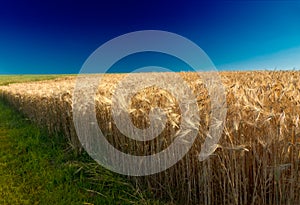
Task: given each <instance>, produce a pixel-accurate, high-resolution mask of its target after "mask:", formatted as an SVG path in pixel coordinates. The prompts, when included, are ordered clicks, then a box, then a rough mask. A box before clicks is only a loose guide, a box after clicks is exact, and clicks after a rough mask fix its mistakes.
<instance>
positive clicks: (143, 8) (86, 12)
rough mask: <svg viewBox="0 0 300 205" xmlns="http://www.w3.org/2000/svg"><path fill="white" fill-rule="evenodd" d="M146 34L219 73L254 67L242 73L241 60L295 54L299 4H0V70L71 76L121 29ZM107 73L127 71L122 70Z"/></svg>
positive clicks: (8, 0)
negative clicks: (197, 55)
mask: <svg viewBox="0 0 300 205" xmlns="http://www.w3.org/2000/svg"><path fill="white" fill-rule="evenodd" d="M148 29H155V30H165V31H170V32H174V33H177V34H179V35H182V36H184V37H187V38H189V39H190V40H192V41H194V42H195V43H197V44H198V45H199V46H200V47H201V48H202V49H203V50H204V51H205V52H206V53H207V54H208V56H209V57H210V58H211V60H212V61H213V62H214V63H215V65H216V67H217V68H218V69H223V68H225V67H226V65H237V64H239V65H240V66H241V67H240V68H239V69H254V67H253V68H249V67H248V68H247V67H245V68H243V67H242V66H243V65H246V64H243V62H248V65H254V66H255V65H257V66H258V65H259V64H255V59H257V58H258V59H260V61H263V60H264V59H267V58H269V59H270V56H272V55H273V54H276V53H280V57H277V60H278V59H281V58H285V56H286V55H287V52H285V51H289V49H294V50H293V51H296V52H297V54H298V51H300V49H297V48H300V3H298V2H297V1H263V2H260V1H254V2H252V1H240V2H238V3H236V2H235V1H226V2H216V1H214V2H213V3H208V2H204V3H203V2H202V3H200V2H198V1H155V0H154V1H141V0H139V1H137V0H129V1H109V0H107V1H91V0H90V1H54V0H53V1H32V0H29V1H21V0H20V1H16V0H2V1H1V2H0V73H2V74H15V73H78V72H79V70H80V68H81V66H82V64H83V63H84V61H85V60H86V59H87V58H88V56H89V55H90V54H91V53H92V52H93V51H94V50H95V49H97V48H98V47H99V46H100V45H101V44H103V43H105V42H106V41H108V40H110V39H112V38H114V37H117V36H119V35H122V34H125V33H127V32H132V31H137V30H148ZM278 55H279V54H278ZM289 55H290V52H289ZM290 56H291V55H290ZM292 56H294V57H290V58H289V60H288V61H289V65H292V66H294V67H299V66H300V65H299V63H300V60H299V59H298V58H297V57H295V56H297V55H295V53H293V55H292ZM298 56H299V55H298ZM296 58H297V59H296ZM137 59H143V58H142V57H141V56H137ZM251 59H254V60H251ZM174 62H175V61H174ZM249 62H251V63H252V64H251V63H250V64H249ZM274 62H275V61H274ZM276 62H277V61H276ZM174 65H175V67H176V63H174ZM274 65H275V66H276V65H277V64H274ZM280 65H283V64H280V62H279V61H278V66H280ZM224 66H225V67H224ZM270 66H271V64H270ZM272 66H273V64H272ZM283 66H284V65H283ZM233 67H234V66H233ZM233 67H232V68H233ZM114 69H115V70H114V71H116V72H126V71H128V68H125V67H122V66H121V67H120V68H114ZM118 69H119V70H118ZM227 69H231V67H228V66H227ZM256 69H262V68H259V67H257V68H256ZM279 69H280V67H279ZM175 70H182V69H178V68H175Z"/></svg>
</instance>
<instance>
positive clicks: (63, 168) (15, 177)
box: [0, 101, 158, 205]
mask: <svg viewBox="0 0 300 205" xmlns="http://www.w3.org/2000/svg"><path fill="white" fill-rule="evenodd" d="M148 196H149V195H148V194H147V193H143V192H141V191H138V190H137V189H136V187H134V186H133V185H132V184H131V183H129V182H128V179H127V178H125V177H123V176H120V175H117V174H115V173H112V172H110V171H108V170H106V169H104V168H102V167H101V166H99V165H97V164H96V163H95V162H93V160H91V159H90V158H89V157H88V156H87V154H83V155H82V156H80V157H78V156H75V154H74V152H73V150H71V149H70V147H69V146H67V142H66V141H65V140H64V137H62V136H60V135H57V136H50V135H49V134H48V133H47V132H46V131H44V130H43V129H40V128H39V127H37V126H36V125H34V124H32V123H31V122H29V121H28V120H27V119H26V118H24V117H23V116H21V115H20V114H19V113H17V112H16V111H15V110H12V109H11V108H10V107H9V106H8V105H6V103H4V102H2V101H0V204H72V205H73V204H158V202H157V201H156V200H154V199H153V198H152V199H151V200H150V199H149V198H147V197H148Z"/></svg>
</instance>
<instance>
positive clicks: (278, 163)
mask: <svg viewBox="0 0 300 205" xmlns="http://www.w3.org/2000/svg"><path fill="white" fill-rule="evenodd" d="M131 75H132V74H131ZM135 75H143V78H144V81H147V78H149V77H150V75H156V74H150V73H147V74H135ZM159 75H161V80H162V81H166V82H169V83H171V84H172V83H173V84H176V83H178V81H175V80H174V79H173V81H172V77H170V76H171V75H170V74H168V73H160V74H159ZM180 75H181V77H182V78H183V79H185V80H186V82H187V84H188V85H189V87H190V89H191V90H192V91H193V93H195V94H199V93H201V95H198V97H197V99H196V100H197V106H198V109H199V113H196V114H198V115H199V116H198V117H199V118H200V124H199V125H193V126H194V127H193V129H196V128H197V129H198V137H197V139H196V140H195V143H194V145H193V147H192V149H191V150H190V151H189V153H188V154H187V155H186V156H185V157H184V158H183V159H182V160H180V161H179V162H178V163H177V164H176V165H174V166H172V167H171V168H169V169H168V170H166V171H164V172H161V173H158V174H154V175H150V176H146V177H134V178H132V180H134V181H136V182H137V183H138V184H141V186H146V188H147V190H149V191H151V192H153V193H154V194H155V195H156V196H158V197H160V198H164V199H167V200H169V201H173V202H174V203H178V204H185V203H187V202H188V203H194V204H298V203H300V194H299V193H300V137H299V136H300V127H299V125H300V122H299V113H300V104H299V103H300V72H296V71H285V72H283V71H277V72H267V71H264V72H262V71H261V72H258V71H255V72H223V73H221V74H220V75H221V79H222V83H223V84H224V86H225V94H226V103H227V116H226V121H225V123H224V130H223V133H222V137H221V139H220V141H219V144H218V146H217V147H216V150H215V152H214V153H213V154H212V155H211V156H210V157H209V158H208V159H207V160H204V161H202V162H200V161H198V154H199V151H200V150H201V144H203V142H204V140H205V139H206V138H207V137H208V130H209V125H210V123H211V122H212V121H213V119H211V117H210V113H211V112H212V111H213V110H212V108H211V106H210V105H211V104H210V103H211V101H210V98H209V94H208V93H207V91H206V89H205V86H204V84H203V80H201V79H199V78H198V77H197V75H195V73H180ZM124 77H125V75H122V74H105V75H104V78H103V81H102V82H101V84H100V85H99V87H98V88H97V95H96V97H95V102H96V105H95V108H96V111H97V113H96V114H97V120H98V124H99V127H100V128H101V130H102V132H103V133H104V134H105V136H106V138H107V140H108V141H109V142H110V143H111V144H113V145H114V146H115V147H116V148H118V149H119V150H121V151H123V152H126V153H130V154H134V155H149V154H153V153H158V152H159V151H161V150H164V149H166V148H167V147H168V146H169V145H170V144H171V143H172V142H173V141H174V139H173V136H174V133H176V132H177V131H178V130H179V129H180V126H181V117H180V116H181V114H182V113H181V111H180V108H179V105H178V101H177V99H174V97H172V95H171V94H170V93H169V92H167V91H165V90H161V89H159V88H156V87H150V88H147V89H145V90H143V91H141V92H138V93H137V94H136V95H134V96H133V98H132V99H131V107H130V109H128V108H126V107H120V113H119V117H120V118H122V116H123V114H124V113H129V115H130V117H131V120H132V123H133V124H134V125H135V126H137V127H140V128H146V127H148V126H149V122H150V121H149V118H148V117H147V116H148V114H149V112H150V110H151V108H153V107H157V106H158V107H160V108H162V109H163V110H164V111H165V112H166V113H167V122H166V128H165V129H164V130H163V132H162V133H161V134H160V135H159V136H158V137H157V138H156V139H154V140H150V141H147V142H143V143H141V142H138V141H134V140H131V139H129V138H127V137H126V136H124V134H122V133H121V132H120V131H119V130H118V128H117V127H116V125H115V124H114V121H113V119H112V112H111V106H112V96H113V91H114V89H115V88H116V84H117V83H118V82H119V81H120V80H122V79H123V78H124ZM85 78H91V82H92V79H93V76H85ZM74 85H75V77H65V78H60V79H56V80H52V81H43V82H33V83H23V84H22V83H21V84H12V85H9V86H1V87H0V90H1V94H0V95H1V97H2V98H3V99H5V100H6V101H7V102H9V103H10V104H11V105H12V106H14V107H15V108H18V109H19V110H20V111H21V112H22V113H24V114H25V115H26V116H27V117H28V118H30V119H31V120H33V121H34V122H36V123H37V124H38V125H42V126H45V127H46V128H47V129H48V131H49V132H52V133H58V132H62V133H63V134H64V136H65V137H66V138H67V139H68V140H69V142H70V143H71V144H72V145H73V147H74V148H75V149H76V150H78V151H79V152H80V150H81V144H80V143H79V141H78V137H77V135H76V132H75V127H74V124H73V115H72V113H73V112H72V111H73V110H72V94H73V91H74ZM84 86H89V85H84ZM127 86H128V87H126V88H127V89H128V90H133V89H134V87H135V86H136V84H133V83H132V84H130V83H129V84H127ZM82 94H83V95H84V94H85V93H82ZM87 106H88V105H85V104H84V102H82V115H89V114H90V113H89V110H88V109H86V107H87ZM82 126H88V125H85V124H83V125H82Z"/></svg>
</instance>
